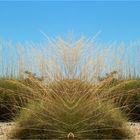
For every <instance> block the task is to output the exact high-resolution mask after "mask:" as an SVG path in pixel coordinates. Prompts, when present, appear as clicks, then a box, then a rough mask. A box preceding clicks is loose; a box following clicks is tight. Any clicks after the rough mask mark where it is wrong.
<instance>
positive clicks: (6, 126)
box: [0, 122, 140, 140]
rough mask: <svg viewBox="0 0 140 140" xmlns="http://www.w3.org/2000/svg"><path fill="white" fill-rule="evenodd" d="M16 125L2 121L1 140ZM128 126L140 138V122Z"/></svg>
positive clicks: (0, 125) (0, 123) (5, 138)
mask: <svg viewBox="0 0 140 140" xmlns="http://www.w3.org/2000/svg"><path fill="white" fill-rule="evenodd" d="M14 125H15V124H14V123H4V122H0V140H9V139H8V137H7V134H8V132H9V131H10V130H11V129H12V127H14ZM128 127H129V128H130V130H131V131H132V132H133V134H134V135H135V137H134V139H133V140H140V123H128Z"/></svg>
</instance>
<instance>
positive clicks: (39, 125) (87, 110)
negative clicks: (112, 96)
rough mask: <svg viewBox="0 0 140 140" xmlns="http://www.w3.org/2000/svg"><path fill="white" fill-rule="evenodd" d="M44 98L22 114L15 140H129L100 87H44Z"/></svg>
mask: <svg viewBox="0 0 140 140" xmlns="http://www.w3.org/2000/svg"><path fill="white" fill-rule="evenodd" d="M40 88H42V91H44V95H45V96H42V97H41V98H40V100H39V101H38V102H36V101H32V102H31V103H30V104H29V105H28V106H27V107H26V108H25V109H23V110H22V111H21V114H20V117H18V118H17V119H16V120H15V121H16V122H17V125H16V126H15V128H14V129H13V130H12V132H11V137H12V138H14V139H53V140H54V139H57V140H58V139H70V138H72V139H92V140H93V139H126V138H129V137H130V132H129V131H128V130H127V129H126V127H125V122H126V119H125V118H124V117H123V116H122V114H121V112H120V111H119V109H117V108H115V107H114V106H113V105H111V104H109V103H107V102H103V101H102V99H101V98H100V97H99V96H98V95H97V94H96V92H97V91H98V87H94V86H92V84H89V83H88V82H85V81H80V80H69V79H67V80H63V81H58V82H53V83H50V84H49V85H47V86H44V87H43V86H42V87H40Z"/></svg>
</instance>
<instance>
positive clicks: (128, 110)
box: [106, 79, 140, 121]
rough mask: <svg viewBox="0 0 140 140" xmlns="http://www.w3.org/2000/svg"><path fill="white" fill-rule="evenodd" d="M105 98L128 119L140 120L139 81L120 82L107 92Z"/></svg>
mask: <svg viewBox="0 0 140 140" xmlns="http://www.w3.org/2000/svg"><path fill="white" fill-rule="evenodd" d="M107 92H108V93H106V94H107V96H108V98H110V99H111V100H112V101H113V103H115V104H116V105H117V106H118V107H120V109H121V110H122V111H123V112H124V113H125V114H126V115H127V116H128V117H129V119H130V120H133V121H139V120H140V80H139V79H134V80H122V81H120V82H118V84H117V85H115V86H113V87H111V88H109V89H108V90H107Z"/></svg>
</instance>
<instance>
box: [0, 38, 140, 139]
mask: <svg viewBox="0 0 140 140" xmlns="http://www.w3.org/2000/svg"><path fill="white" fill-rule="evenodd" d="M93 41H94V40H92V39H89V40H88V39H85V38H81V39H79V40H77V41H75V42H68V41H65V40H63V39H62V38H60V37H58V38H57V39H48V42H47V44H45V43H44V44H33V43H32V44H19V45H18V46H17V47H14V48H11V49H12V50H14V51H13V54H15V55H14V58H12V54H11V55H10V56H8V57H7V59H6V61H4V58H5V56H4V55H3V56H2V57H1V61H2V63H1V65H2V69H0V70H1V71H0V75H1V76H2V77H6V78H11V77H14V78H17V79H19V80H22V84H23V85H24V86H25V87H27V88H29V89H30V90H29V92H28V91H27V93H25V94H24V95H25V96H26V95H28V94H30V95H31V96H28V97H27V96H26V99H27V101H28V100H29V99H30V100H29V101H28V102H30V103H29V104H28V105H27V106H22V105H21V106H20V105H17V104H16V106H17V107H19V108H20V109H21V114H20V116H19V117H18V118H17V119H15V121H17V122H18V124H17V126H16V128H15V129H14V130H13V133H12V136H13V137H15V138H19V139H23V138H30V139H34V138H35V139H41V138H47V139H59V138H62V139H69V138H74V139H96V138H98V139H109V138H110V139H116V138H119V139H125V138H129V135H128V134H129V130H127V129H126V127H125V126H124V123H125V122H126V121H127V119H125V117H124V116H123V115H122V113H121V111H120V108H121V107H120V106H119V107H118V106H117V105H116V104H117V103H119V101H120V100H121V98H122V96H123V95H124V94H123V91H119V93H118V94H117V93H116V94H115V95H114V93H115V91H114V90H113V89H115V88H116V87H117V86H118V83H115V84H112V80H114V78H115V79H116V80H118V79H119V80H123V79H125V78H128V77H129V78H132V77H136V76H138V75H139V72H140V68H139V65H137V64H138V63H139V62H138V61H135V63H133V62H132V60H130V61H129V63H127V58H128V56H129V55H130V54H131V53H130V52H129V51H130V50H129V49H128V48H127V47H126V48H125V47H124V45H123V44H121V45H120V46H119V47H118V48H116V47H115V46H114V45H113V44H108V45H107V46H105V45H104V44H103V45H104V46H102V44H96V43H95V42H93ZM25 46H26V47H25ZM101 47H102V49H101ZM136 50H138V48H136ZM1 52H2V53H3V48H2V51H1ZM125 52H127V53H125ZM138 57H139V55H138V54H137V55H136V56H135V58H134V59H133V60H136V59H137V58H138ZM10 58H12V59H10ZM17 58H18V59H17ZM129 58H131V57H130V56H129ZM127 64H128V65H127ZM15 65H17V67H15ZM132 66H133V67H132ZM25 71H26V73H27V72H28V75H27V74H25ZM112 71H117V73H116V74H111V75H110V76H108V77H107V78H105V79H103V80H102V81H101V80H100V79H101V78H102V77H104V76H105V74H106V73H108V74H109V73H111V72H112ZM34 73H36V77H35V76H33V74H34ZM16 82H17V83H18V81H16ZM3 90H4V89H3ZM3 90H2V92H3ZM128 90H129V91H130V90H131V89H128ZM12 92H13V93H14V94H16V95H18V96H20V97H21V98H23V97H22V95H23V94H22V95H21V94H20V93H22V92H20V90H19V89H17V90H13V89H12ZM5 95H8V96H9V94H8V93H6V94H5ZM32 95H33V96H32ZM116 95H117V96H116ZM118 95H119V97H118ZM10 96H11V95H10ZM25 96H24V97H25ZM118 98H119V100H118ZM126 99H127V98H126ZM12 101H13V99H12ZM112 101H113V102H112ZM125 101H126V100H125ZM125 101H124V102H125ZM25 103H26V101H25ZM114 103H115V104H114ZM10 104H11V103H10ZM14 106H15V105H14ZM123 107H124V106H123Z"/></svg>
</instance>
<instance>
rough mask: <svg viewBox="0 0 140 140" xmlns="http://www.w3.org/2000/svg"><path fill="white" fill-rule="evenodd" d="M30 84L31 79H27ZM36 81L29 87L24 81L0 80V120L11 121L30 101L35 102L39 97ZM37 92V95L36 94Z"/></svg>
mask: <svg viewBox="0 0 140 140" xmlns="http://www.w3.org/2000/svg"><path fill="white" fill-rule="evenodd" d="M29 79H30V83H31V82H32V79H33V78H32V77H30V78H29ZM37 81H38V80H35V79H34V83H35V84H36V88H35V86H34V85H31V84H30V86H29V85H28V83H27V82H26V79H25V80H16V79H3V78H1V79H0V120H1V121H8V120H12V119H13V118H14V117H15V116H16V115H18V114H19V111H20V109H21V108H22V107H25V106H26V104H27V103H28V102H29V101H30V100H33V99H34V100H35V98H37V96H39V95H40V94H39V90H37ZM36 92H37V94H36Z"/></svg>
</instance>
